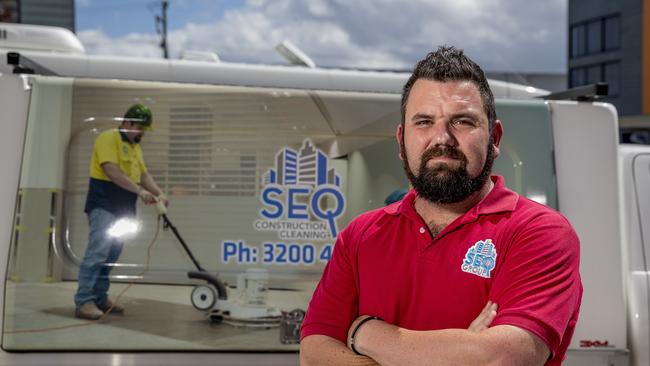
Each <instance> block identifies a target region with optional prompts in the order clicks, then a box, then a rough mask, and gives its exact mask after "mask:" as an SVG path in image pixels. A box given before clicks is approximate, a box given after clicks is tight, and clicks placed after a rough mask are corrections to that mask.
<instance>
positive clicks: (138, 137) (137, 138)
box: [133, 135, 142, 144]
mask: <svg viewBox="0 0 650 366" xmlns="http://www.w3.org/2000/svg"><path fill="white" fill-rule="evenodd" d="M140 140H142V136H141V135H139V136H135V137H133V142H135V143H136V144H139V143H140Z"/></svg>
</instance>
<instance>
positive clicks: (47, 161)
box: [2, 77, 557, 351]
mask: <svg viewBox="0 0 650 366" xmlns="http://www.w3.org/2000/svg"><path fill="white" fill-rule="evenodd" d="M33 80H34V82H33V89H32V96H31V102H30V103H31V104H30V106H29V119H28V123H27V132H26V140H25V149H24V154H23V161H22V173H21V177H20V186H19V187H18V200H17V207H16V215H15V218H14V219H15V231H14V234H13V236H12V245H11V249H10V250H11V253H10V258H9V269H8V277H7V283H6V296H5V308H4V317H5V318H4V329H3V340H2V346H3V348H4V349H6V350H9V351H59V350H66V351H78V350H90V351H135V350H137V351H156V350H161V351H189V350H194V351H297V350H298V345H297V343H296V342H297V335H298V333H297V331H298V327H299V324H300V320H301V317H302V315H303V313H302V312H303V311H305V310H306V309H307V306H308V303H309V299H310V297H311V294H312V292H313V290H314V288H315V286H316V283H317V281H318V279H319V278H320V275H321V273H322V271H323V268H324V267H325V265H326V263H327V261H328V259H329V257H330V256H331V254H332V250H333V245H334V243H335V240H336V237H337V235H338V233H339V232H340V231H341V230H342V229H343V228H344V227H345V226H346V224H347V223H348V222H349V221H350V220H351V219H352V218H354V217H355V216H356V215H358V214H360V213H362V212H364V211H367V210H370V209H374V208H378V207H381V206H383V205H384V201H385V199H386V197H387V196H389V195H390V194H391V193H392V192H394V191H395V190H397V189H407V188H408V182H407V180H406V178H405V175H404V172H403V169H402V163H401V161H400V160H399V158H398V148H397V144H396V141H395V137H394V136H395V128H396V126H397V123H399V121H400V112H399V103H400V96H399V95H388V94H375V93H353V92H335V91H306V90H293V89H270V88H256V87H233V86H205V85H187V84H174V83H161V82H135V81H116V80H88V79H84V80H75V79H67V78H56V77H36V78H34V79H33ZM134 104H142V105H144V106H146V107H148V108H149V109H150V111H151V115H152V124H151V127H152V130H151V131H146V132H145V134H144V136H143V137H142V140H141V142H140V143H139V144H138V146H139V148H141V151H142V160H143V162H144V165H145V166H146V170H147V172H148V173H149V174H150V175H151V177H153V180H154V181H155V182H156V183H157V185H158V186H159V187H160V188H161V189H162V191H164V192H165V194H166V196H167V197H168V200H169V207H167V214H166V216H167V218H168V222H167V225H165V220H164V219H161V218H160V217H159V215H158V213H157V211H156V209H155V205H145V204H143V202H142V201H138V202H137V204H136V213H135V216H133V217H131V216H130V215H128V214H123V213H119V214H115V215H114V216H118V218H123V219H125V220H124V221H120V224H119V225H118V223H117V220H115V221H116V222H114V223H112V224H111V226H110V228H109V229H107V230H105V232H106V235H112V236H111V237H112V238H117V239H114V240H113V242H119V243H123V249H122V251H121V253H120V255H119V257H118V259H117V260H116V261H114V262H113V263H112V264H111V265H106V266H102V267H101V268H102V271H101V272H100V274H99V275H98V276H99V278H109V279H110V289H109V291H108V293H109V296H110V298H111V299H112V300H113V301H115V302H117V303H118V304H119V305H121V306H123V307H124V312H123V313H122V314H108V315H107V316H106V317H105V318H102V319H100V320H98V321H86V320H83V319H79V318H76V317H75V302H74V298H75V294H76V293H77V292H78V291H77V290H78V277H79V272H80V265H81V263H82V262H83V258H84V256H86V255H89V254H88V252H87V247H88V243H89V237H92V236H93V233H91V232H90V227H89V215H88V213H87V212H85V209H86V208H87V207H88V206H87V197H88V194H89V187H91V184H96V182H93V183H91V182H90V177H89V174H90V171H91V164H92V162H93V160H92V158H93V155H94V154H96V156H97V154H99V153H98V150H97V149H99V148H95V144H96V142H97V141H100V140H101V139H104V140H107V141H109V143H105V144H103V145H102V147H101V148H102V149H106V150H108V151H109V153H108V154H105V153H106V151H104V153H103V155H102V156H107V155H108V156H110V154H111V152H112V154H114V155H115V156H117V158H116V159H117V161H115V164H118V165H120V164H122V165H120V166H128V167H129V169H131V170H133V169H135V170H138V166H139V164H141V162H140V160H139V156H138V155H137V154H138V153H137V150H138V149H139V148H138V147H135V146H134V145H133V144H130V142H131V140H130V138H131V137H129V136H130V135H128V134H127V135H125V136H124V137H123V136H122V135H120V134H119V131H118V130H117V129H118V127H119V126H120V125H121V124H122V123H124V118H130V117H126V116H125V113H126V111H127V109H128V108H129V107H130V106H132V105H134ZM497 112H498V114H499V117H500V118H501V120H502V121H503V123H504V126H505V138H504V140H503V142H502V145H501V156H500V157H499V159H497V162H496V165H495V171H496V172H497V173H498V174H502V175H504V177H505V179H506V182H507V184H508V185H509V186H510V187H512V188H513V189H515V190H517V191H518V192H519V193H520V194H522V195H525V196H527V197H530V198H531V199H535V200H538V201H540V202H542V203H545V204H547V205H550V206H553V207H555V206H556V205H557V202H556V200H557V199H556V191H555V180H554V173H553V164H552V151H553V148H552V140H551V137H550V136H551V134H550V117H549V112H548V108H547V107H546V105H545V104H544V103H543V102H542V101H531V102H516V103H515V102H510V101H498V107H497ZM110 133H113V135H111V136H109V135H107V134H110ZM106 136H109V137H106ZM124 139H126V141H125V140H124ZM104 140H101V141H104ZM111 143H112V144H113V145H110V144H111ZM107 146H108V147H107ZM96 159H100V158H97V157H96ZM108 161H109V162H110V161H111V160H108ZM102 162H104V163H105V162H106V161H104V160H102ZM100 166H101V165H100ZM125 169H126V168H125ZM102 171H104V173H105V170H103V168H102ZM138 171H139V170H138ZM93 179H94V180H100V181H101V180H102V179H103V178H101V177H95V178H93ZM104 181H105V180H104ZM102 184H103V183H102ZM97 187H100V188H102V189H105V190H106V186H105V184H104V185H101V184H100V185H99V186H95V188H97ZM109 189H110V188H109ZM110 197H111V199H110V200H109V201H108V202H103V203H100V204H99V207H100V208H102V209H103V210H109V208H107V207H108V206H110V207H113V206H111V205H113V204H118V202H117V201H118V198H113V197H115V196H110ZM120 199H121V198H120ZM93 207H96V206H93ZM120 207H121V206H120ZM92 210H94V208H92V209H91V213H92V212H93V211H92ZM102 215H103V214H102ZM91 216H92V215H91ZM100 216H101V215H100ZM102 217H103V216H102ZM91 219H92V220H96V219H97V217H95V216H93V217H92V218H91ZM170 224H171V225H170ZM175 232H177V233H178V236H177V235H175ZM102 233H103V231H102ZM181 239H182V241H183V242H181ZM183 244H185V245H186V246H187V250H189V253H188V251H187V250H186V249H185V247H184V246H183ZM190 254H191V255H192V256H193V257H194V259H195V260H196V263H195V262H194V261H193V260H192V258H191V256H190ZM199 266H200V268H197V267H199ZM200 269H203V270H205V272H201V273H202V275H198V276H197V275H196V272H197V271H198V272H200V271H199V270H200ZM189 272H194V274H193V275H192V278H190V276H188V273H189ZM201 273H200V274H201ZM215 278H217V280H215ZM215 281H216V282H215Z"/></svg>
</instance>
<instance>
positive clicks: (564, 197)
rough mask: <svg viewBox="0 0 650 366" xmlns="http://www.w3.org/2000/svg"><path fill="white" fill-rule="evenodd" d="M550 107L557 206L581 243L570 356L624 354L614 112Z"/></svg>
mask: <svg viewBox="0 0 650 366" xmlns="http://www.w3.org/2000/svg"><path fill="white" fill-rule="evenodd" d="M549 103H550V105H551V111H552V112H551V113H552V116H553V140H554V143H555V167H556V174H557V185H558V202H559V204H558V206H559V210H560V211H561V212H562V214H564V215H565V216H566V217H567V218H568V219H569V220H570V221H571V223H572V224H573V226H574V228H575V230H576V232H577V233H578V236H579V237H580V243H581V255H580V256H581V258H580V272H581V275H582V282H583V286H584V294H583V297H582V307H581V310H580V318H579V320H578V326H577V327H576V331H575V334H574V336H573V339H572V341H571V345H570V346H569V352H571V351H572V350H600V351H602V350H603V349H608V350H612V349H625V348H626V345H627V338H626V327H625V305H624V301H623V289H622V283H623V280H622V270H621V251H620V240H621V239H620V238H621V235H620V222H619V212H620V207H619V188H620V187H619V182H618V176H617V172H618V160H617V156H618V139H617V138H615V137H614V136H618V122H617V121H618V119H617V115H616V110H615V109H614V107H612V106H611V105H609V104H604V103H577V102H549Z"/></svg>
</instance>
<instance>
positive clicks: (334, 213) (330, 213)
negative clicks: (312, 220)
mask: <svg viewBox="0 0 650 366" xmlns="http://www.w3.org/2000/svg"><path fill="white" fill-rule="evenodd" d="M326 194H329V195H332V196H334V198H335V200H336V205H335V207H336V208H335V209H334V210H325V211H322V210H321V208H320V200H321V197H323V196H324V195H326ZM343 210H345V200H344V199H343V195H342V194H341V192H339V190H338V189H336V187H332V186H321V187H319V188H318V190H316V192H315V193H314V194H313V195H312V196H311V211H312V212H313V213H314V215H316V217H318V218H319V219H321V220H327V222H328V223H329V228H330V233H331V234H332V238H336V236H337V234H338V231H337V228H336V221H334V219H336V218H337V217H339V216H340V215H341V214H342V213H343Z"/></svg>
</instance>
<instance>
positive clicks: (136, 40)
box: [75, 0, 567, 73]
mask: <svg viewBox="0 0 650 366" xmlns="http://www.w3.org/2000/svg"><path fill="white" fill-rule="evenodd" d="M169 3H170V5H169V9H168V19H169V22H168V35H169V38H168V44H169V49H170V55H171V57H172V58H177V57H179V56H180V55H181V54H182V53H183V52H185V51H208V52H214V53H216V54H218V56H219V58H220V59H221V60H222V61H225V62H247V63H272V64H277V63H285V62H286V61H284V59H282V58H281V57H280V56H279V55H278V54H277V52H276V51H275V50H274V47H275V45H277V44H278V43H280V42H281V41H283V40H285V39H286V40H290V41H291V42H292V43H294V44H295V45H297V46H298V47H299V48H300V49H302V50H303V51H304V52H305V53H306V54H308V55H309V56H310V57H311V58H312V59H313V60H314V61H315V63H316V64H317V65H320V66H328V67H344V68H376V69H410V68H411V67H412V66H413V64H414V62H416V61H417V60H418V59H420V58H421V57H422V56H423V55H425V54H426V53H427V52H428V51H430V50H432V49H435V48H436V47H437V46H438V45H442V44H451V45H455V46H457V47H460V48H463V49H465V51H466V52H467V53H468V54H469V55H470V57H472V58H474V59H475V60H476V61H477V62H478V63H479V64H481V65H482V66H483V68H484V69H485V70H487V71H499V72H501V71H505V72H555V73H563V72H566V63H567V60H566V58H567V56H566V51H567V25H566V19H567V0H545V1H534V0H454V1H448V0H401V1H397V0H245V1H244V0H242V1H234V0H212V1H210V0H170V1H169ZM75 4H76V28H77V29H76V31H77V35H78V36H79V38H80V39H81V41H82V43H83V44H84V46H85V47H86V51H87V52H88V53H89V54H101V55H120V56H134V57H161V51H160V49H159V48H158V47H157V44H158V42H159V36H158V35H157V34H156V28H155V21H154V17H155V15H156V14H160V1H152V0H131V1H127V0H114V1H109V0H76V3H75Z"/></svg>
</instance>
